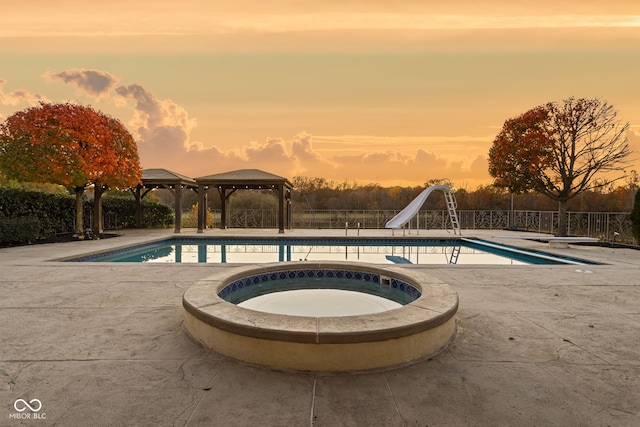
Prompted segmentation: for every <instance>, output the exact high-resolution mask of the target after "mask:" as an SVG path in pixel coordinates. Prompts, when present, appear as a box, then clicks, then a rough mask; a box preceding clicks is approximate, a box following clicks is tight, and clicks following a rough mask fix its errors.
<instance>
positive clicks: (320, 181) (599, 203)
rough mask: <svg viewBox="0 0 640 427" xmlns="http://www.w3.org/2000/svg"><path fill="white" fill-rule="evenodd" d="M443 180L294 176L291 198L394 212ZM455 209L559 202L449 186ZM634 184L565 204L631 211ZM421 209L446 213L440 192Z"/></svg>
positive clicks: (269, 197)
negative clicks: (405, 182) (390, 183)
mask: <svg viewBox="0 0 640 427" xmlns="http://www.w3.org/2000/svg"><path fill="white" fill-rule="evenodd" d="M443 181H445V182H446V180H432V181H428V182H425V183H424V184H423V185H416V186H405V187H402V186H395V187H382V186H380V185H379V184H358V183H356V182H351V183H350V182H346V181H345V182H335V181H329V180H326V179H325V178H318V177H307V176H295V177H294V178H293V179H292V180H291V182H292V184H293V185H294V190H293V194H292V197H291V203H292V209H293V210H294V211H304V210H391V211H399V210H401V209H403V208H404V207H405V206H407V205H408V204H409V203H410V202H411V201H412V200H413V199H414V198H415V197H417V196H418V195H419V194H420V193H421V192H422V191H423V190H424V189H425V187H427V186H429V185H434V184H435V183H437V182H443ZM451 185H452V188H453V190H454V194H455V196H456V200H457V203H458V209H460V210H509V209H511V206H512V200H513V208H514V209H515V210H541V211H557V210H558V202H557V201H554V200H552V199H550V198H549V197H547V196H545V195H544V194H540V193H534V192H529V193H520V194H514V195H512V194H511V193H509V191H508V190H506V189H504V188H500V187H496V186H493V185H484V186H480V187H477V188H476V189H475V190H469V189H465V188H455V185H453V184H451ZM637 186H638V179H637V175H636V174H635V173H633V174H632V177H631V178H630V179H628V180H627V181H626V182H625V183H624V184H623V185H621V186H615V187H614V186H610V187H601V188H597V189H593V190H590V191H585V192H583V193H581V194H580V195H578V196H577V197H574V198H572V199H571V200H569V202H568V210H569V211H573V212H630V211H631V209H632V207H633V201H634V196H635V193H636V189H637ZM214 192H215V190H212V194H211V195H210V197H209V206H208V207H209V209H212V210H215V209H219V208H220V198H219V197H218V196H217V194H214ZM154 197H156V198H157V199H158V200H159V201H161V202H162V203H165V204H168V205H173V195H171V193H169V192H168V191H167V190H157V191H156V192H155V196H154ZM277 200H278V199H277V195H276V194H275V193H274V192H272V191H270V190H238V191H236V192H235V193H233V194H232V195H231V196H230V198H229V208H230V209H276V208H277ZM197 201H198V200H197V195H196V193H195V192H185V193H184V202H183V206H192V205H195V204H196V203H197ZM423 209H425V210H445V209H447V205H446V202H445V200H444V197H443V196H442V194H441V193H440V192H436V193H432V195H431V196H430V197H429V198H428V199H427V201H426V203H425V204H424V206H423Z"/></svg>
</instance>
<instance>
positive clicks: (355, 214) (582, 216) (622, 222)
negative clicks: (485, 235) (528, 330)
mask: <svg viewBox="0 0 640 427" xmlns="http://www.w3.org/2000/svg"><path fill="white" fill-rule="evenodd" d="M397 213H398V211H393V210H304V211H295V212H293V213H292V214H291V226H292V228H294V229H296V228H297V229H302V228H314V229H344V228H345V225H346V226H347V227H348V228H350V229H356V228H361V229H382V228H384V226H385V224H386V223H387V221H389V220H390V219H391V218H393V217H394V216H395V215H396V214H397ZM213 214H214V215H213V216H214V224H213V227H220V212H219V211H214V212H213ZM227 216H228V218H229V219H228V224H227V227H229V228H277V226H278V225H277V212H276V211H275V210H273V209H236V210H231V211H230V212H229V214H228V215H227ZM567 216H568V222H567V223H568V227H569V230H568V231H569V233H568V234H569V235H573V236H586V237H597V238H599V239H601V240H604V241H611V240H612V239H613V234H614V233H618V235H617V236H616V241H617V242H632V241H633V236H632V233H631V223H630V221H629V212H569V213H568V214H567ZM458 220H459V222H460V227H461V228H462V229H463V230H465V229H466V230H475V229H477V230H505V229H517V230H526V231H536V232H540V233H548V234H555V233H557V231H558V212H554V211H526V210H514V211H510V210H460V211H458ZM407 227H408V228H410V229H414V230H417V229H419V230H429V229H451V223H450V219H449V213H448V211H447V210H437V211H426V210H425V211H420V212H419V213H418V215H416V217H415V218H413V219H412V220H411V222H410V223H408V224H407Z"/></svg>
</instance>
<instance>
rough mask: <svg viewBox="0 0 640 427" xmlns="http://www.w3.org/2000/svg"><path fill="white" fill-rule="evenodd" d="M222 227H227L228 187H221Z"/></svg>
mask: <svg viewBox="0 0 640 427" xmlns="http://www.w3.org/2000/svg"><path fill="white" fill-rule="evenodd" d="M219 192H220V228H221V229H222V230H224V229H225V228H227V194H226V193H227V189H226V188H224V186H223V187H220V189H219Z"/></svg>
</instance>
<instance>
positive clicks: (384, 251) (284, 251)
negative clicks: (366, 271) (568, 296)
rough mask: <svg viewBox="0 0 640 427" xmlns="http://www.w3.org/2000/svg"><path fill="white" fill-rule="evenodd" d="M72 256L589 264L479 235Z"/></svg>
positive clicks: (171, 243) (184, 245) (164, 247)
mask: <svg viewBox="0 0 640 427" xmlns="http://www.w3.org/2000/svg"><path fill="white" fill-rule="evenodd" d="M68 261H77V262H134V263H239V264H255V263H267V262H278V261H280V262H283V261H360V262H367V263H373V264H476V265H478V264H490V265H528V264H577V265H584V264H590V263H589V262H587V261H583V260H576V259H570V258H563V257H559V256H556V255H552V254H549V253H545V252H532V251H525V250H522V249H519V248H516V247H513V246H506V245H498V244H495V243H492V242H488V241H484V240H479V239H468V238H459V239H419V238H413V239H404V238H386V239H379V238H378V239H373V238H352V239H346V238H342V239H340V238H322V239H308V238H304V239H303V238H299V239H297V238H278V239H276V238H224V239H220V238H211V237H207V238H195V237H194V238H178V237H174V238H169V239H165V240H161V241H158V242H153V243H148V244H144V245H139V246H134V247H127V248H123V249H119V250H115V251H110V252H107V253H101V254H92V255H88V256H83V257H78V258H74V259H71V260H68Z"/></svg>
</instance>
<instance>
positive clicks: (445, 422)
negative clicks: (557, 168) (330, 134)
mask: <svg viewBox="0 0 640 427" xmlns="http://www.w3.org/2000/svg"><path fill="white" fill-rule="evenodd" d="M191 233H193V234H195V230H183V233H182V234H181V235H183V236H187V235H189V234H191ZM395 234H396V236H398V237H399V236H400V235H401V234H402V232H398V231H396V233H395ZM174 235H175V234H174V233H173V230H126V231H123V232H122V235H121V236H120V237H117V238H109V239H103V240H97V241H85V242H73V243H64V244H44V245H33V246H23V247H16V248H0V289H1V295H2V299H0V340H1V346H0V425H2V426H5V425H7V426H12V425H43V426H44V425H57V426H87V425H91V426H128V425H144V426H146V425H154V426H258V425H259V426H330V427H334V426H508V425H518V426H540V425H549V426H601V425H602V426H607V425H609V426H627V425H628V426H637V425H640V251H637V250H632V249H618V248H611V247H601V246H577V245H570V246H569V248H567V249H550V248H549V247H548V245H547V244H546V243H542V242H535V241H529V240H520V239H513V238H511V237H509V238H503V236H517V235H518V233H515V232H511V233H510V232H505V231H494V232H491V231H472V230H463V235H464V236H465V237H480V238H485V239H488V240H492V241H496V242H501V243H505V244H508V245H517V246H520V247H525V248H531V249H536V250H542V251H546V252H550V253H555V254H560V255H567V256H573V257H577V258H584V259H589V260H592V261H597V262H601V263H606V265H589V266H575V265H566V266H550V265H538V266H507V267H504V266H488V265H486V266H471V265H443V266H415V265H413V266H412V265H407V266H403V268H411V269H414V268H415V269H420V271H422V272H424V273H427V274H430V275H432V276H434V277H436V278H438V279H440V280H442V281H444V282H445V283H448V284H449V285H450V286H452V287H453V288H454V289H455V290H456V292H457V293H458V295H459V298H460V307H459V310H458V313H457V318H458V321H459V323H458V334H457V336H456V338H455V340H454V341H453V342H452V343H451V344H450V345H449V347H448V348H447V349H446V350H445V351H444V352H442V353H440V354H438V355H436V356H434V357H433V358H432V359H430V360H426V361H422V362H419V363H416V364H413V365H410V366H405V367H400V368H397V369H393V370H388V371H380V372H370V373H360V374H340V375H333V374H309V373H294V372H279V371H272V370H268V369H264V368H258V367H253V366H247V365H244V364H242V363H239V362H235V361H233V360H229V359H225V358H224V357H222V356H219V355H217V354H215V353H212V352H211V351H209V350H206V349H204V348H202V347H200V346H198V345H197V344H195V343H194V342H193V341H192V340H190V339H189V338H188V337H187V336H186V335H185V332H184V331H183V326H182V319H183V308H182V295H183V293H184V292H185V290H186V289H187V288H188V287H189V286H191V285H192V284H193V283H194V282H196V281H197V280H200V279H203V278H206V277H207V276H209V275H211V274H212V272H213V271H215V269H232V268H236V267H234V266H233V265H223V264H222V265H221V264H217V265H216V264H208V265H205V264H153V265H152V264H145V265H140V264H115V263H64V262H52V261H50V260H52V259H57V258H61V257H68V256H73V255H82V254H86V253H89V252H95V251H102V250H106V249H110V248H115V247H120V246H124V245H130V244H136V243H141V242H145V241H149V240H150V239H157V238H161V237H171V236H174ZM205 235H206V236H211V237H217V236H232V235H233V236H256V235H267V236H278V233H277V231H276V230H238V229H233V230H209V231H207V232H206V233H205ZM287 235H289V236H294V235H295V236H314V237H317V236H329V235H331V236H337V237H340V236H344V235H345V231H344V230H293V231H287V232H286V233H285V236H287ZM349 235H355V231H354V230H350V231H349ZM360 235H361V236H391V231H389V230H361V231H360ZM411 235H413V236H415V235H416V232H415V230H413V231H412V234H411ZM523 235H526V236H527V237H531V236H532V234H531V233H526V234H523ZM280 236H281V235H280ZM420 236H421V237H431V236H433V237H442V236H447V237H451V234H449V233H446V232H444V231H433V232H432V231H429V232H427V231H421V232H420ZM18 399H23V400H24V401H26V402H32V405H33V406H36V405H37V402H33V401H32V400H33V399H38V400H39V401H40V402H41V404H42V408H41V409H40V411H38V412H32V411H31V410H30V409H28V408H25V406H24V403H23V402H22V401H20V400H18ZM16 408H18V410H19V409H24V411H23V412H19V411H18V410H17V409H16ZM27 415H28V416H29V418H26V416H27ZM21 417H22V418H21ZM36 417H39V418H44V419H34V418H36Z"/></svg>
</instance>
